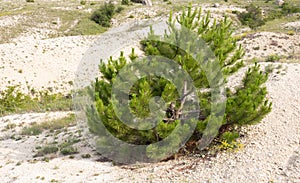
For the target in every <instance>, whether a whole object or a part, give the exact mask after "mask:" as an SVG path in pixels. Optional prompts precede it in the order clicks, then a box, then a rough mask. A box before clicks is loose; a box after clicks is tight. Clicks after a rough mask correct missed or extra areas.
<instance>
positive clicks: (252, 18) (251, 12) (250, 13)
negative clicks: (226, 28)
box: [238, 4, 265, 29]
mask: <svg viewBox="0 0 300 183" xmlns="http://www.w3.org/2000/svg"><path fill="white" fill-rule="evenodd" d="M246 10H247V11H246V12H242V13H239V14H238V18H239V20H240V21H241V23H242V24H243V25H248V26H249V27H250V28H251V29H256V28H257V27H259V26H262V25H264V24H265V20H264V19H263V16H262V11H261V9H260V8H259V7H257V6H255V5H253V4H251V5H249V6H247V7H246Z"/></svg>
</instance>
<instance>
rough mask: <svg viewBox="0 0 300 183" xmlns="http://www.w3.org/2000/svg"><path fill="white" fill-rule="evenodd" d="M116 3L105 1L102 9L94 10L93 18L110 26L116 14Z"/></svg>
mask: <svg viewBox="0 0 300 183" xmlns="http://www.w3.org/2000/svg"><path fill="white" fill-rule="evenodd" d="M115 9H116V8H115V5H113V4H112V3H105V4H104V5H103V6H101V7H100V9H98V10H96V11H94V13H93V14H92V16H91V20H93V21H94V22H96V23H98V24H99V25H101V26H103V27H110V21H111V18H112V17H113V15H114V14H115Z"/></svg>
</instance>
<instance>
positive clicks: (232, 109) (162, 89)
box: [86, 6, 271, 161]
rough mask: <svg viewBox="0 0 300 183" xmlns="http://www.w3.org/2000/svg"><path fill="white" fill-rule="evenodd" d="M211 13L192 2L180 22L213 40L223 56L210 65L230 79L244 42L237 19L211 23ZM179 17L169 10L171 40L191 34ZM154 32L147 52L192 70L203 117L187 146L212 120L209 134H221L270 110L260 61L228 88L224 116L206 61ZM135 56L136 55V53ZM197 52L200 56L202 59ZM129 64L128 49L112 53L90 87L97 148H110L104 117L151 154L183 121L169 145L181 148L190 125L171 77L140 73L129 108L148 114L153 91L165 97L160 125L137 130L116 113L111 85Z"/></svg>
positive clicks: (216, 51) (240, 64)
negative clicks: (234, 28)
mask: <svg viewBox="0 0 300 183" xmlns="http://www.w3.org/2000/svg"><path fill="white" fill-rule="evenodd" d="M209 17H210V14H209V13H207V14H206V15H204V16H202V15H201V10H200V11H199V9H197V8H196V9H195V10H192V7H191V6H189V7H188V8H187V10H184V11H183V13H182V14H181V15H179V16H178V17H177V19H176V21H177V23H178V24H180V25H181V27H183V26H184V27H186V28H188V29H189V30H190V31H194V32H195V33H197V34H198V35H197V36H199V37H201V38H202V39H203V40H204V42H205V43H206V44H207V45H210V48H211V50H212V52H213V53H214V55H215V56H216V58H217V60H218V62H217V63H211V67H214V64H218V65H220V67H221V70H222V72H223V76H224V77H225V78H227V77H228V76H230V75H232V74H233V73H235V72H237V71H238V70H239V69H240V68H242V67H243V66H244V64H243V61H242V60H241V58H242V56H243V55H244V51H243V49H242V47H241V46H238V45H237V40H236V39H235V38H233V37H232V31H231V28H232V27H231V25H232V24H231V22H230V21H228V19H227V18H225V19H224V20H221V21H220V22H218V23H217V22H215V23H214V24H212V25H210V24H209V23H210V19H209ZM174 22H175V20H174V21H173V19H172V15H170V19H169V22H168V23H169V26H170V29H169V30H170V32H169V33H167V32H166V33H165V35H164V36H163V38H165V39H168V40H169V41H170V39H171V40H172V42H176V43H177V42H178V41H180V39H178V35H186V32H185V30H184V29H183V28H180V29H177V28H175V27H176V25H175V23H174ZM155 37H159V36H158V35H155V33H154V31H153V30H152V29H151V30H150V33H149V35H148V39H146V40H143V41H141V44H142V46H143V50H144V52H145V54H146V55H160V56H162V57H166V58H169V59H172V60H174V61H175V62H176V63H178V64H179V65H181V67H182V68H184V69H185V71H186V72H187V73H188V74H189V75H190V77H191V78H192V79H193V82H194V85H195V87H196V90H197V94H196V95H197V97H198V98H199V105H200V110H199V111H196V112H197V116H198V118H199V119H198V120H197V121H196V122H197V127H196V130H195V131H194V134H193V136H192V137H191V138H190V140H189V141H188V142H187V143H186V144H185V145H186V146H190V148H186V149H195V145H197V144H199V142H200V141H201V139H202V137H203V136H205V135H207V134H204V131H205V129H206V127H207V126H208V125H209V129H210V130H209V132H207V133H208V134H209V135H210V134H219V135H221V133H223V132H224V129H225V132H226V129H227V131H228V129H232V128H233V127H236V126H242V125H251V124H256V123H258V122H260V120H261V119H262V118H263V117H264V116H265V115H266V114H267V113H269V112H270V110H271V103H269V102H268V100H266V95H267V90H266V87H264V86H262V85H263V84H264V83H265V82H266V81H267V75H266V74H264V73H263V72H261V71H260V67H259V65H257V64H255V65H254V66H253V67H251V68H249V69H248V71H247V72H246V73H245V75H244V79H243V81H242V85H241V86H240V87H239V88H237V89H236V91H235V92H232V91H231V89H230V88H227V90H226V91H227V93H226V94H227V102H226V109H225V116H226V117H224V118H223V117H220V116H219V114H220V113H222V112H221V110H222V104H219V103H218V102H217V104H215V105H216V106H217V109H216V110H214V111H213V112H212V111H211V105H212V104H211V100H213V99H212V96H211V93H210V92H208V91H206V90H205V89H207V88H210V84H209V81H208V79H207V77H206V75H205V73H204V71H203V70H202V69H201V67H202V66H201V65H199V62H201V60H199V62H197V61H196V60H194V58H193V57H191V55H190V54H189V53H188V52H185V51H184V50H181V49H179V48H178V47H176V46H171V45H169V44H167V43H164V42H160V41H154V40H152V39H151V38H155ZM189 41H190V42H189V43H190V44H191V46H190V47H191V48H193V46H192V44H193V42H192V41H191V40H189ZM179 44H180V43H179ZM186 44H187V43H186ZM197 54H199V55H197V56H199V57H200V58H201V54H202V53H201V51H199V52H197ZM132 55H134V52H133V53H132ZM197 56H196V57H195V58H199V57H197ZM130 58H131V61H130V62H135V60H136V57H135V56H130ZM128 63H129V61H127V59H126V58H125V57H124V56H123V53H121V55H120V57H119V58H118V59H112V58H110V59H109V60H108V62H107V64H105V63H103V62H101V64H100V65H99V70H100V73H101V77H100V78H97V79H96V81H95V83H94V84H93V85H92V86H91V90H94V91H95V92H92V91H91V92H90V94H91V97H92V98H95V108H94V107H87V111H86V113H87V118H88V126H89V130H90V132H91V133H93V134H95V135H96V136H99V140H98V141H97V147H99V148H101V147H107V144H108V143H109V141H108V140H107V139H106V138H105V137H103V133H104V132H103V130H102V127H101V125H99V120H100V119H101V122H102V123H103V124H104V125H105V127H106V129H107V130H108V131H109V132H110V133H111V134H113V135H114V136H115V137H117V138H118V139H120V140H122V141H126V142H128V143H131V144H144V145H147V148H146V150H145V151H147V152H151V154H152V155H154V156H155V157H156V155H157V156H159V155H160V152H161V150H163V149H161V148H160V147H158V146H157V145H156V144H155V142H158V141H160V140H162V139H164V138H165V137H167V136H168V135H170V133H172V132H173V130H174V129H175V128H176V127H177V126H178V125H180V126H181V128H182V129H183V131H180V132H178V134H177V133H176V134H175V135H176V138H174V139H173V140H174V141H172V143H170V144H169V147H176V145H177V143H179V142H178V141H177V140H178V139H180V136H181V133H185V131H186V130H188V129H189V128H190V126H189V125H188V124H184V123H181V121H180V113H181V112H182V108H181V106H182V105H184V100H183V99H182V98H180V97H179V94H178V92H177V90H176V87H175V85H174V84H172V83H171V82H170V81H168V80H166V79H164V78H161V77H157V76H151V75H150V76H149V77H148V76H147V77H145V78H141V79H140V80H138V81H137V82H136V83H135V84H134V85H133V87H132V89H131V90H130V93H129V99H130V103H129V108H130V112H131V113H133V114H134V115H135V116H137V117H139V118H142V119H143V118H144V117H146V116H147V115H148V114H149V112H150V111H149V110H150V109H149V101H150V99H151V98H152V97H154V96H161V97H162V98H163V99H164V101H165V102H166V106H165V107H167V110H165V117H164V119H163V120H161V121H158V122H157V126H156V127H155V128H153V129H151V130H136V129H133V128H130V127H129V126H127V125H125V124H124V123H123V122H122V121H121V120H120V119H119V118H118V116H117V115H116V114H115V111H114V108H113V105H112V101H113V98H112V96H111V88H112V84H113V83H114V81H115V79H116V76H117V75H118V73H119V71H120V70H121V69H122V68H123V67H124V66H126V65H127V64H128ZM174 77H176V76H174ZM213 77H215V79H216V78H218V77H220V76H219V75H217V76H213ZM120 92H122V91H120ZM183 98H185V97H183ZM124 100H125V99H124ZM114 101H115V100H114ZM119 102H120V103H122V104H123V102H124V103H125V101H119ZM220 121H221V122H220ZM220 123H221V124H220ZM219 125H221V128H220V129H219V128H218V127H219ZM213 136H214V135H213ZM235 136H236V135H235V134H232V135H231V134H225V135H224V136H223V137H224V138H226V139H228V140H231V139H232V138H233V137H235ZM191 146H192V147H191ZM111 148H112V149H108V151H109V152H110V153H113V152H114V148H115V146H112V147H111ZM119 148H120V149H118V152H120V151H121V152H126V153H128V157H130V156H131V155H133V154H131V153H136V152H130V149H126V148H124V149H122V148H121V147H119ZM145 154H147V153H145ZM128 157H127V158H128ZM124 158H126V157H124ZM128 161H130V158H128Z"/></svg>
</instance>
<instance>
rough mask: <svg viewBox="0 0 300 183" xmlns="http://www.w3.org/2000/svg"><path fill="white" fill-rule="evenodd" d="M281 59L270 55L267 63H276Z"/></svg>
mask: <svg viewBox="0 0 300 183" xmlns="http://www.w3.org/2000/svg"><path fill="white" fill-rule="evenodd" d="M279 59H280V57H279V56H278V55H269V56H268V57H267V59H266V62H276V61H279Z"/></svg>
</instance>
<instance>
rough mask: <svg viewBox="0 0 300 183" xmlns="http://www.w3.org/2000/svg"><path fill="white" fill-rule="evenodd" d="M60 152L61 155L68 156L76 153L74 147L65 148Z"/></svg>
mask: <svg viewBox="0 0 300 183" xmlns="http://www.w3.org/2000/svg"><path fill="white" fill-rule="evenodd" d="M60 152H61V154H63V155H70V154H76V153H78V151H77V149H76V148H75V147H66V148H63V149H61V150H60Z"/></svg>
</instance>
